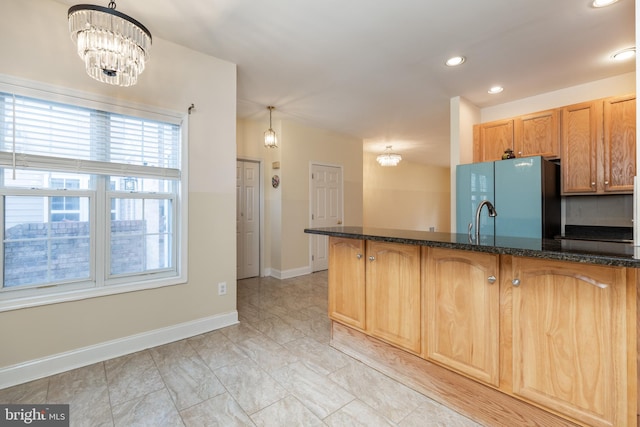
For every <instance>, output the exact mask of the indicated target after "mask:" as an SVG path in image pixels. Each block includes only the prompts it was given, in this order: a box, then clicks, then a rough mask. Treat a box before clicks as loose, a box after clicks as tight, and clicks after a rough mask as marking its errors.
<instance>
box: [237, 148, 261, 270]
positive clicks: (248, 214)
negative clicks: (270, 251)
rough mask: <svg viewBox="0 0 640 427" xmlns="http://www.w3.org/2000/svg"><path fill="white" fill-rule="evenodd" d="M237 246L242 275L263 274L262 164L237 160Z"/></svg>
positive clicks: (239, 268)
mask: <svg viewBox="0 0 640 427" xmlns="http://www.w3.org/2000/svg"><path fill="white" fill-rule="evenodd" d="M236 247H237V264H238V265H237V275H238V279H246V278H247V277H255V276H258V275H259V274H260V164H259V163H257V162H250V161H242V160H238V161H237V163H236Z"/></svg>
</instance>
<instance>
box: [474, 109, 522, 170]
mask: <svg viewBox="0 0 640 427" xmlns="http://www.w3.org/2000/svg"><path fill="white" fill-rule="evenodd" d="M473 132H474V152H473V161H474V163H476V162H489V161H493V160H501V159H502V154H503V153H504V150H506V149H507V148H510V149H512V150H513V149H514V144H513V140H514V134H513V119H508V120H498V121H495V122H489V123H482V124H480V125H476V126H474V127H473Z"/></svg>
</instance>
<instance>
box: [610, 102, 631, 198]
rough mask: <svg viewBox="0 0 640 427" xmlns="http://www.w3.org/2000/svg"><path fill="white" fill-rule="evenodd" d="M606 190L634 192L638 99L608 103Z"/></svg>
mask: <svg viewBox="0 0 640 427" xmlns="http://www.w3.org/2000/svg"><path fill="white" fill-rule="evenodd" d="M603 148H604V191H605V192H626V193H629V192H633V177H634V176H635V175H636V98H635V96H625V97H616V98H608V99H605V100H604V145H603Z"/></svg>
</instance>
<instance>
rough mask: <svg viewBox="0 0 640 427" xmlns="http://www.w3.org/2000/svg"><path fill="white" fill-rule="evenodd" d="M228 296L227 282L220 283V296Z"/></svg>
mask: <svg viewBox="0 0 640 427" xmlns="http://www.w3.org/2000/svg"><path fill="white" fill-rule="evenodd" d="M226 294H227V282H220V283H218V295H226Z"/></svg>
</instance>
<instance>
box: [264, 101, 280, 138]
mask: <svg viewBox="0 0 640 427" xmlns="http://www.w3.org/2000/svg"><path fill="white" fill-rule="evenodd" d="M267 108H268V109H269V129H267V130H266V131H264V146H265V147H267V148H278V137H277V136H276V131H274V130H273V129H272V127H271V112H272V111H273V110H275V108H276V107H273V106H271V105H270V106H268V107H267Z"/></svg>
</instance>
